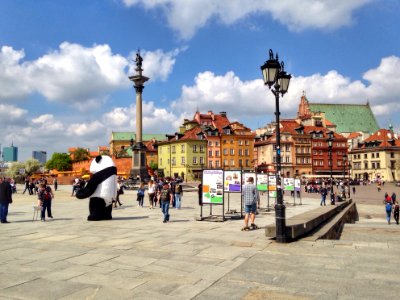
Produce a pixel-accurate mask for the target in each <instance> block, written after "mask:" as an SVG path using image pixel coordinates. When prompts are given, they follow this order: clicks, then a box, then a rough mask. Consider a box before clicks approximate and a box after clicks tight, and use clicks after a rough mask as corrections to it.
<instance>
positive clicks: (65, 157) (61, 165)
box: [46, 152, 72, 171]
mask: <svg viewBox="0 0 400 300" xmlns="http://www.w3.org/2000/svg"><path fill="white" fill-rule="evenodd" d="M46 168H47V169H48V170H52V169H56V170H57V171H70V170H72V159H71V157H70V156H69V154H67V153H57V152H55V153H53V155H52V156H51V159H50V160H49V161H47V163H46Z"/></svg>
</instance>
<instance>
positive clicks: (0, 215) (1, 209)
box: [0, 177, 12, 223]
mask: <svg viewBox="0 0 400 300" xmlns="http://www.w3.org/2000/svg"><path fill="white" fill-rule="evenodd" d="M10 203H12V190H11V185H10V183H9V182H8V181H7V180H6V179H5V178H1V177H0V219H1V223H10V222H8V221H7V215H8V206H9V205H10Z"/></svg>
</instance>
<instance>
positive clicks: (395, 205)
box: [384, 192, 399, 225]
mask: <svg viewBox="0 0 400 300" xmlns="http://www.w3.org/2000/svg"><path fill="white" fill-rule="evenodd" d="M384 204H385V210H386V220H387V222H388V224H390V219H391V216H392V214H393V218H394V220H395V221H396V224H397V225H399V201H397V196H396V193H394V192H393V193H392V196H389V194H388V193H385V199H384Z"/></svg>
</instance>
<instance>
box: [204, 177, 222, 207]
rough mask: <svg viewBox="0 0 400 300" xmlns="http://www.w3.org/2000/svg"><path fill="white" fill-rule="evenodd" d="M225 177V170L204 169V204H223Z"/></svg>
mask: <svg viewBox="0 0 400 300" xmlns="http://www.w3.org/2000/svg"><path fill="white" fill-rule="evenodd" d="M223 179H224V171H223V170H203V190H202V196H203V204H223V202H224V190H223V189H224V186H223V184H224V183H223Z"/></svg>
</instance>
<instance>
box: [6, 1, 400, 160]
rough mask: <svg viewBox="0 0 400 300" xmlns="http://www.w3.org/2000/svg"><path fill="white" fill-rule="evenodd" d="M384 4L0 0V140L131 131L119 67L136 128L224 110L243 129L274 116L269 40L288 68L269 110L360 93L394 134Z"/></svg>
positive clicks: (41, 141) (394, 89)
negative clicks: (137, 80)
mask: <svg viewBox="0 0 400 300" xmlns="http://www.w3.org/2000/svg"><path fill="white" fill-rule="evenodd" d="M399 17H400V1H398V0H352V1H348V0H342V1H340V0H339V1H337V0H326V1H316V0H302V1H295V0H280V1H271V0H254V1H252V0H229V1H228V0H226V1H225V0H220V1H217V0H191V1H180V0H99V1H90V0H82V1H81V0H57V1H53V0H40V1H29V0H25V1H24V0H20V1H14V0H2V1H0V126H1V128H2V130H0V144H2V146H9V145H10V144H11V142H12V141H13V142H14V145H16V146H18V147H19V152H20V160H25V159H27V158H29V157H30V155H31V152H32V150H46V151H48V155H49V156H50V155H51V153H53V152H65V151H66V150H67V148H68V147H76V146H80V147H88V148H90V149H92V150H95V149H96V148H97V146H99V145H107V144H108V142H109V138H110V133H111V131H134V130H135V103H134V99H135V91H134V89H133V88H132V84H131V83H130V82H129V80H128V76H129V75H132V74H133V67H134V56H135V52H136V51H137V49H138V48H140V49H141V53H142V56H143V58H144V62H143V68H144V75H146V76H148V77H150V78H151V80H150V81H149V82H148V83H146V85H145V89H144V92H143V100H144V103H143V114H144V122H143V127H144V128H143V131H144V133H173V132H175V131H176V130H177V128H178V126H179V125H180V124H181V123H182V121H183V119H184V118H191V117H192V116H193V114H194V112H195V110H196V109H197V108H198V109H199V110H200V111H202V112H207V111H208V110H212V111H214V112H216V113H218V112H220V111H226V112H227V113H228V117H229V118H230V119H231V120H232V121H236V120H238V121H240V122H242V123H244V124H245V125H246V126H248V127H250V128H252V129H256V128H257V127H260V126H263V125H264V124H265V123H268V122H270V121H271V120H273V118H274V115H273V113H274V110H275V107H274V100H273V95H272V93H270V92H269V91H268V90H267V88H265V87H264V86H263V83H262V80H261V72H260V66H261V65H262V64H263V63H264V61H265V60H266V59H268V56H267V54H268V50H269V49H270V48H272V49H273V50H274V51H277V52H278V53H279V56H280V58H281V59H282V60H283V61H284V62H285V69H286V70H287V71H288V72H289V73H291V74H292V75H293V78H292V81H291V84H290V87H289V92H288V93H287V94H286V95H285V96H284V98H283V99H282V100H281V111H282V116H283V117H293V116H295V114H296V112H297V107H298V103H299V100H300V97H301V95H302V92H303V91H305V93H306V96H307V98H308V99H309V100H310V101H311V102H323V103H360V104H364V103H366V102H367V100H368V101H369V102H370V104H371V106H372V109H373V111H374V113H375V115H376V117H377V120H378V122H379V125H380V126H381V127H388V125H389V123H392V124H393V125H394V127H395V129H396V130H397V131H398V130H399V129H400V121H399V120H400V118H399V117H398V114H399V111H400V104H399V101H398V100H399V95H400V84H399V83H400V82H399V79H398V78H400V58H399V57H400V53H399V52H400V47H399V37H400V29H399V28H400V24H399V20H400V18H399Z"/></svg>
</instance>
